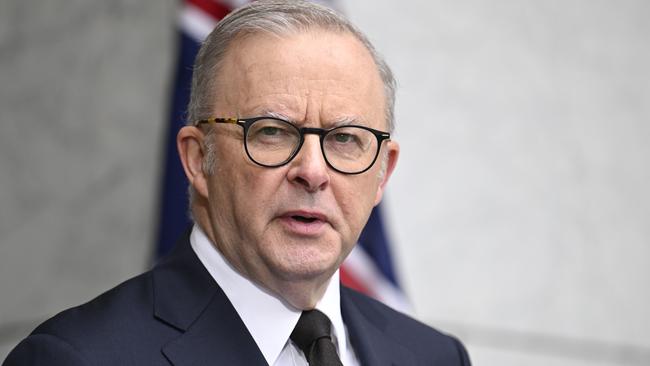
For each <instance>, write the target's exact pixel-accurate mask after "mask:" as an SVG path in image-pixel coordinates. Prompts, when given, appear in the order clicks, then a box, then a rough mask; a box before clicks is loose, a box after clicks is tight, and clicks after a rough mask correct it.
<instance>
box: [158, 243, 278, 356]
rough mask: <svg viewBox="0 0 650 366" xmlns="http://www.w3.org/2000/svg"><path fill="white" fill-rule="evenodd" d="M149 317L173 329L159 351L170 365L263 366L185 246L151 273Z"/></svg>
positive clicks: (215, 287)
mask: <svg viewBox="0 0 650 366" xmlns="http://www.w3.org/2000/svg"><path fill="white" fill-rule="evenodd" d="M152 272H153V274H152V277H153V291H154V316H155V317H156V318H157V319H159V320H160V321H162V322H165V323H167V324H169V325H170V326H172V327H174V328H176V329H178V330H179V331H180V332H181V334H180V336H179V337H178V338H176V339H174V340H172V341H171V342H169V343H168V344H166V345H165V346H164V347H163V349H162V351H163V353H164V354H165V356H166V357H167V358H168V359H169V361H170V362H171V363H172V364H174V365H209V364H211V365H221V364H224V365H266V364H267V363H266V361H265V360H264V357H263V356H262V353H261V352H260V350H259V348H258V347H257V345H256V344H255V341H254V340H253V338H252V337H251V335H250V333H249V332H248V330H247V329H246V327H245V326H244V324H243V322H242V321H241V319H240V318H239V315H238V314H237V312H236V311H235V309H234V308H233V306H232V304H231V303H230V301H229V300H228V298H227V297H226V295H225V294H224V293H223V291H222V290H221V288H219V286H218V285H217V284H216V283H215V282H214V280H213V279H212V277H211V276H210V274H209V273H208V271H207V270H206V269H205V267H203V265H202V264H201V262H200V261H199V259H198V257H197V256H196V254H195V253H194V251H193V250H192V248H191V246H190V243H189V231H188V232H187V233H186V234H185V235H184V236H183V237H182V238H181V239H180V240H179V242H178V243H177V245H176V248H175V249H174V251H173V252H172V254H170V256H169V257H168V258H167V259H165V260H163V261H162V262H161V263H160V264H159V265H157V266H156V267H155V268H154V269H153V271H152Z"/></svg>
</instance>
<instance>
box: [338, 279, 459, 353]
mask: <svg viewBox="0 0 650 366" xmlns="http://www.w3.org/2000/svg"><path fill="white" fill-rule="evenodd" d="M341 295H342V301H344V302H348V303H349V304H351V306H353V307H356V309H357V310H358V311H357V312H356V314H357V316H360V317H363V318H365V321H367V322H368V323H370V324H373V326H374V327H376V329H380V330H381V332H383V334H385V336H386V337H388V338H390V339H391V340H392V341H393V342H394V343H396V344H400V345H401V346H403V347H405V348H407V349H409V350H410V351H412V352H413V353H414V354H416V355H417V356H418V358H419V359H420V360H430V361H433V360H436V361H437V362H436V364H441V365H470V361H469V357H468V355H467V351H466V350H465V347H464V346H463V344H462V343H461V342H460V341H459V340H458V339H457V338H456V337H454V336H452V335H449V334H446V333H443V332H441V331H439V330H437V329H435V328H433V327H430V326H429V325H426V324H424V323H422V322H420V321H418V320H416V319H414V318H412V317H410V316H408V315H406V314H404V313H401V312H399V311H396V310H394V309H392V308H390V307H388V306H386V305H384V304H383V303H381V302H379V301H377V300H375V299H372V298H370V297H368V296H366V295H364V294H361V293H359V292H357V291H354V290H352V289H349V288H346V287H342V290H341ZM344 299H345V300H344Z"/></svg>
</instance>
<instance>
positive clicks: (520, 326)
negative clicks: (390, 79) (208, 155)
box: [0, 0, 650, 366]
mask: <svg viewBox="0 0 650 366" xmlns="http://www.w3.org/2000/svg"><path fill="white" fill-rule="evenodd" d="M343 8H344V10H345V11H346V12H347V14H348V15H349V16H350V17H351V18H352V19H353V20H354V21H355V22H356V23H357V24H358V25H359V26H360V27H361V28H362V29H364V30H365V31H366V32H367V33H368V34H369V36H370V37H371V38H372V40H373V41H374V42H375V43H376V45H377V47H378V49H379V50H380V51H381V52H382V53H383V54H384V55H385V56H386V57H387V59H388V61H389V63H390V64H391V65H392V66H393V67H394V70H395V72H396V74H397V77H398V79H399V81H400V91H399V95H398V105H397V119H398V132H397V135H396V139H397V140H398V141H400V143H401V145H402V155H401V158H400V159H401V160H400V163H399V165H398V169H397V171H396V173H395V175H394V178H393V180H392V182H391V186H390V188H389V192H388V197H387V200H386V208H387V209H388V210H387V214H388V218H389V224H390V229H391V233H392V238H393V240H394V242H395V243H396V246H395V254H396V257H397V260H398V264H399V266H400V269H401V271H400V272H401V275H402V279H403V282H404V285H405V287H406V290H407V291H408V292H409V294H410V296H411V298H412V299H413V302H414V307H415V312H416V315H417V317H419V318H420V319H422V320H424V321H425V322H428V323H430V324H434V325H437V326H439V327H441V328H443V329H447V330H449V331H451V332H453V333H456V334H458V335H459V336H460V337H461V338H463V339H464V340H465V341H466V343H467V345H468V348H469V351H470V353H471V356H472V358H473V359H474V362H475V364H477V365H513V366H515V365H567V366H569V365H570V366H578V365H593V364H598V365H647V364H650V312H648V311H647V310H646V309H648V308H650V291H649V290H648V289H650V245H648V241H649V240H648V238H650V194H649V193H648V191H647V188H646V187H647V186H648V185H649V183H650V144H649V143H648V141H650V127H649V124H648V119H649V117H650V71H649V70H648V66H647V65H650V47H649V46H648V44H650V43H649V41H650V25H649V23H648V22H647V18H648V16H649V15H650V5H648V3H647V2H644V1H614V0H609V1H587V0H567V1H530V0H528V1H518V0H494V1H489V2H486V1H463V2H458V1H450V0H446V1H424V0H420V1H416V0H410V1H403V2H400V3H399V5H398V4H397V3H396V2H395V1H387V0H382V1H371V0H363V1H360V0H355V1H348V2H344V4H343ZM174 17H175V2H174V1H171V0H167V1H164V2H161V1H153V0H148V1H143V0H141V1H139V2H128V1H125V0H124V1H111V2H107V1H93V2H90V1H86V2H84V1H65V2H63V1H59V2H58V3H57V2H36V1H19V0H11V1H4V2H2V3H0V206H1V207H2V209H1V210H0V359H3V358H4V355H5V354H6V352H8V350H9V349H10V347H12V346H13V345H15V343H16V342H17V341H18V339H19V338H21V337H23V336H25V335H26V334H27V333H28V332H29V330H30V329H31V328H32V327H33V326H34V325H35V324H37V323H38V322H40V321H42V320H43V319H44V318H46V317H48V316H51V315H53V314H54V313H56V312H57V311H59V310H61V309H63V308H65V307H67V306H71V305H74V304H78V303H80V302H82V301H86V300H88V299H90V298H92V297H93V296H95V295H97V294H98V293H100V292H101V291H104V290H106V289H108V288H110V287H112V286H113V285H114V284H116V283H118V282H119V281H122V280H124V279H126V278H128V277H129V276H131V275H133V274H135V273H138V272H140V271H142V270H143V269H144V268H146V266H147V259H148V254H149V250H150V244H151V236H152V235H151V234H152V232H153V230H152V223H153V218H154V217H155V215H156V213H155V208H156V205H155V201H154V198H155V196H156V192H157V174H158V171H159V165H160V153H161V145H160V143H161V138H162V136H163V135H162V133H163V129H164V125H165V122H166V121H165V110H166V104H165V103H166V100H167V92H168V88H169V83H170V78H169V76H170V72H171V67H172V63H173V53H174V49H173V41H174V38H173V32H172V24H173V22H174ZM181 194H182V193H181ZM595 361H598V362H595Z"/></svg>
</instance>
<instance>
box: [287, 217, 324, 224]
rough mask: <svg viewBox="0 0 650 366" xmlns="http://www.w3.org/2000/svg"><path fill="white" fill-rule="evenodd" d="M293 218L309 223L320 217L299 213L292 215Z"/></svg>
mask: <svg viewBox="0 0 650 366" xmlns="http://www.w3.org/2000/svg"><path fill="white" fill-rule="evenodd" d="M291 218H292V219H294V220H296V221H299V222H304V223H307V224H309V223H312V222H314V221H316V220H318V219H317V218H315V217H305V216H299V215H294V216H291Z"/></svg>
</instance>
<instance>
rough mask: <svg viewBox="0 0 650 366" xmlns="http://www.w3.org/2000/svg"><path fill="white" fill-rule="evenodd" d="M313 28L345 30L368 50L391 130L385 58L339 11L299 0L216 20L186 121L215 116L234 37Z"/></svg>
mask: <svg viewBox="0 0 650 366" xmlns="http://www.w3.org/2000/svg"><path fill="white" fill-rule="evenodd" d="M314 28H320V29H323V30H327V31H333V32H348V33H350V34H352V35H353V36H354V37H355V38H357V39H358V40H359V41H360V42H361V43H362V44H363V45H364V46H365V48H366V49H367V50H368V52H370V55H371V56H372V58H373V60H374V62H375V65H377V69H378V71H379V76H380V77H381V79H382V81H383V83H384V94H385V101H386V105H385V116H386V125H387V126H388V130H389V132H392V131H393V130H394V125H395V122H394V108H395V89H396V82H395V78H394V77H393V73H392V72H391V70H390V68H389V67H388V64H387V63H386V61H384V59H383V58H382V57H381V56H380V55H379V54H378V53H377V51H376V50H375V48H374V46H373V45H372V43H370V41H369V40H368V38H367V37H366V36H365V35H364V34H363V33H362V32H361V31H360V30H359V29H357V27H355V26H354V25H353V24H352V23H350V21H348V20H347V19H346V18H344V17H343V16H342V15H340V14H338V13H336V12H335V11H333V10H331V9H329V8H327V7H324V6H322V5H318V4H313V3H310V2H307V1H302V0H259V1H254V2H252V3H250V4H248V5H246V6H243V7H241V8H239V9H237V10H235V11H234V12H232V13H230V14H229V15H228V16H226V17H225V18H223V19H222V20H221V21H220V22H219V23H218V24H217V26H216V28H215V29H214V30H213V31H212V32H211V33H210V35H209V36H208V37H207V38H206V40H205V42H204V43H203V45H202V46H201V49H200V50H199V53H198V55H197V57H196V60H195V63H194V75H193V76H192V92H191V96H190V102H189V106H188V124H192V123H193V122H194V121H196V120H199V119H204V118H210V117H214V116H212V115H211V114H212V113H213V101H214V99H215V98H214V95H215V93H217V92H218V90H217V89H218V87H217V85H216V84H217V80H216V79H217V78H218V75H219V69H220V66H221V64H222V62H223V59H224V57H225V55H226V53H227V52H228V48H229V46H230V45H231V43H232V42H233V40H235V39H236V38H237V37H240V36H246V35H250V34H255V33H265V34H272V35H276V36H286V35H287V34H295V33H299V32H304V31H307V30H310V29H314Z"/></svg>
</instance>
